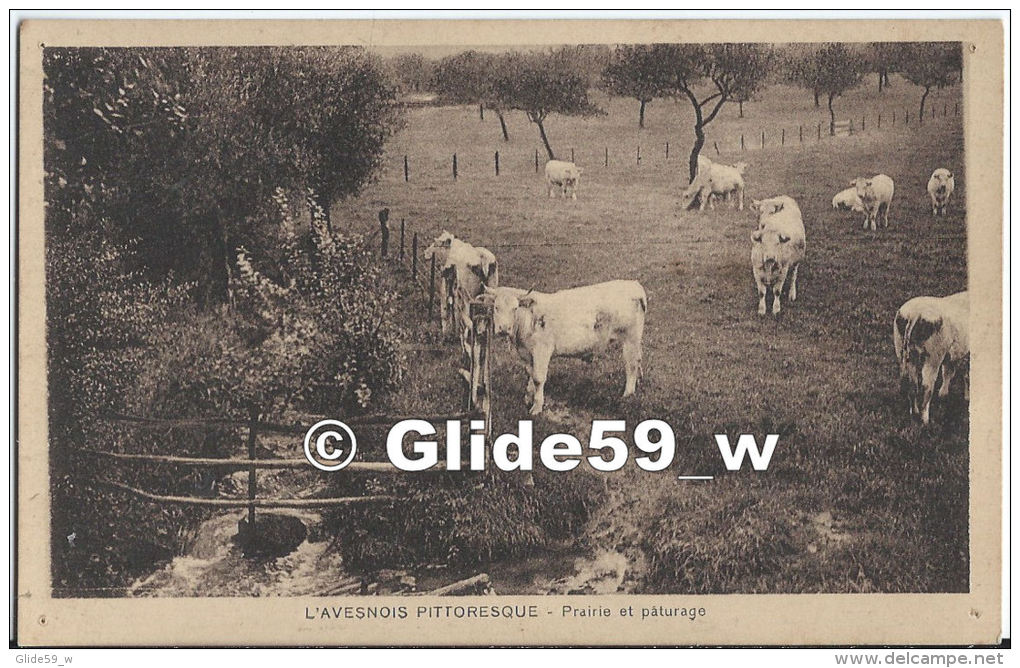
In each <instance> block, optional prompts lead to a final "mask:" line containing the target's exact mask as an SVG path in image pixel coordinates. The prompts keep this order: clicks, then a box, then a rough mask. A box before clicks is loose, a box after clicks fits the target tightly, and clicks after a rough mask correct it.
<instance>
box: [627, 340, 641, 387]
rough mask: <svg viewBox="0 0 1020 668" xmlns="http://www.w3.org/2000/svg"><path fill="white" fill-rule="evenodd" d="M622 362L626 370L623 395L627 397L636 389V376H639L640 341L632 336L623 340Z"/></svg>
mask: <svg viewBox="0 0 1020 668" xmlns="http://www.w3.org/2000/svg"><path fill="white" fill-rule="evenodd" d="M623 364H624V367H625V368H626V370H627V385H626V387H624V390H623V396H625V397H629V396H630V395H632V394H634V392H635V391H637V382H638V377H640V376H641V341H640V340H634V338H633V337H631V338H628V339H627V340H626V341H624V342H623Z"/></svg>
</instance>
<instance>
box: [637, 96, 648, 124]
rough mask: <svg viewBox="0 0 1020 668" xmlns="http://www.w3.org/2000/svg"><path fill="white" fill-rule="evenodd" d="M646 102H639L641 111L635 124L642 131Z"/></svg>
mask: <svg viewBox="0 0 1020 668" xmlns="http://www.w3.org/2000/svg"><path fill="white" fill-rule="evenodd" d="M647 102H648V100H641V110H640V111H639V112H638V122H637V124H638V127H639V128H641V129H642V130H644V129H645V103H647Z"/></svg>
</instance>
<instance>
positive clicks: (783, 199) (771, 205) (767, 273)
mask: <svg viewBox="0 0 1020 668" xmlns="http://www.w3.org/2000/svg"><path fill="white" fill-rule="evenodd" d="M751 208H752V209H753V210H754V211H757V212H758V229H757V230H755V231H754V232H753V233H752V234H751V271H752V273H753V274H754V283H755V285H756V286H757V288H758V297H759V299H758V315H765V310H766V300H767V297H768V295H769V293H771V294H772V313H773V314H778V313H779V311H780V310H781V305H780V296H781V295H782V294H783V289H784V286H786V285H788V286H789V297H790V301H791V302H794V301H797V271H798V269H799V268H800V263H801V261H802V260H803V259H804V251H805V248H806V235H805V233H804V221H803V219H802V218H801V214H800V208H799V207H798V206H797V203H796V202H795V201H794V200H793V198H792V197H789V196H787V195H780V196H779V197H772V198H770V199H767V200H753V201H752V202H751ZM788 278H789V282H787V279H788Z"/></svg>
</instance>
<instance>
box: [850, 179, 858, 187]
mask: <svg viewBox="0 0 1020 668" xmlns="http://www.w3.org/2000/svg"><path fill="white" fill-rule="evenodd" d="M850 187H852V188H856V187H857V179H854V180H853V181H851V182H850Z"/></svg>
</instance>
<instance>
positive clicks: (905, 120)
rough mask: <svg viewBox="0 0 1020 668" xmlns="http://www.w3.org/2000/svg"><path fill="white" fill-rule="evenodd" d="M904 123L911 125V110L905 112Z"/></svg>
mask: <svg viewBox="0 0 1020 668" xmlns="http://www.w3.org/2000/svg"><path fill="white" fill-rule="evenodd" d="M903 124H904V125H910V112H909V111H907V112H904V113H903Z"/></svg>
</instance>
